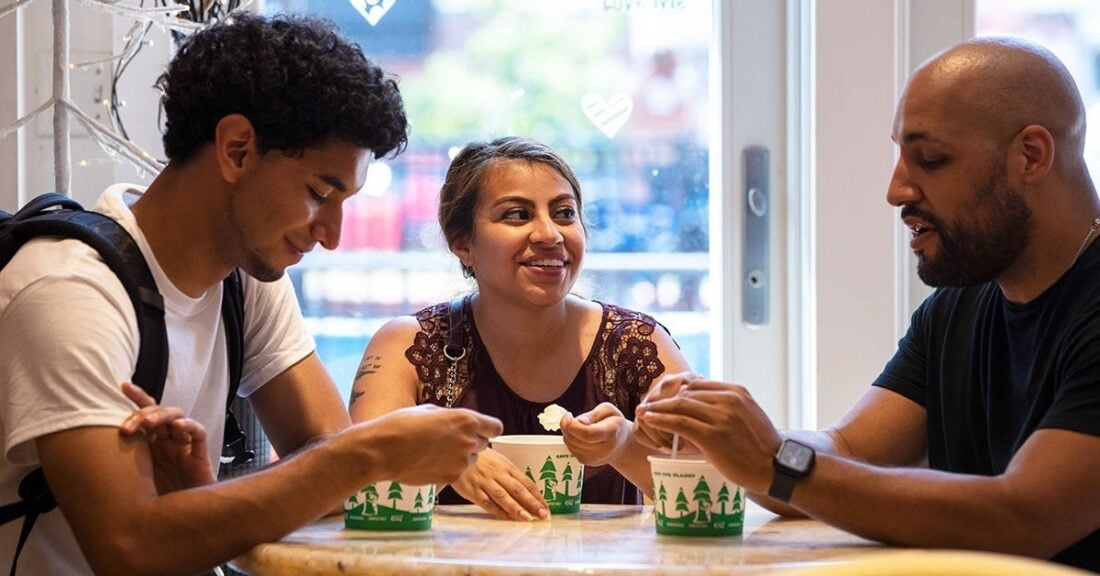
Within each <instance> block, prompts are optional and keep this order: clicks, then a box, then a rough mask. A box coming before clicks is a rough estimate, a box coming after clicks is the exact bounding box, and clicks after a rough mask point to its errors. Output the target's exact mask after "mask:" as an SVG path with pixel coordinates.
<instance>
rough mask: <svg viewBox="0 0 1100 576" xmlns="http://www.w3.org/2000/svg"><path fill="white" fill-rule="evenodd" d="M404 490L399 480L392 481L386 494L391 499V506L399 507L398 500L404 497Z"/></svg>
mask: <svg viewBox="0 0 1100 576" xmlns="http://www.w3.org/2000/svg"><path fill="white" fill-rule="evenodd" d="M404 497H405V494H404V490H402V489H401V485H400V484H398V483H397V482H390V491H389V493H388V494H386V498H389V499H390V506H391V507H392V508H394V509H396V508H397V501H398V500H400V499H402V498H404Z"/></svg>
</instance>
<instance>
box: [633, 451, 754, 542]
mask: <svg viewBox="0 0 1100 576" xmlns="http://www.w3.org/2000/svg"><path fill="white" fill-rule="evenodd" d="M649 466H650V470H651V471H652V474H653V493H654V498H653V509H654V512H655V514H654V515H655V516H656V517H657V533H658V534H669V535H674V536H736V535H738V534H740V533H741V528H742V526H743V525H744V519H745V503H746V501H745V489H744V488H741V487H740V486H738V485H736V484H734V483H733V482H730V481H729V480H726V478H725V477H724V476H722V474H721V473H719V472H718V470H717V469H716V468H715V467H714V466H711V465H710V463H708V462H706V461H705V460H692V459H684V458H677V459H675V460H673V459H672V458H662V457H659V456H650V457H649Z"/></svg>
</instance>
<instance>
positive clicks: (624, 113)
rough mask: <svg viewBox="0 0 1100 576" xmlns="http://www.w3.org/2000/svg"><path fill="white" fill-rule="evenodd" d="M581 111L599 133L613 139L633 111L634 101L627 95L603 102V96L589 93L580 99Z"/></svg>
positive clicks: (619, 95) (616, 96) (618, 95)
mask: <svg viewBox="0 0 1100 576" xmlns="http://www.w3.org/2000/svg"><path fill="white" fill-rule="evenodd" d="M581 110H583V111H584V115H585V116H587V117H588V119H589V120H590V121H592V123H593V124H595V125H596V128H599V129H600V132H603V133H604V135H606V136H607V137H608V138H614V137H615V135H616V134H618V133H619V129H620V128H622V127H623V124H626V121H627V119H629V118H630V113H631V112H633V111H634V100H631V98H630V96H629V95H627V94H615V95H614V96H612V97H611V99H610V100H604V98H603V96H600V95H599V94H596V93H595V92H589V93H588V94H585V95H584V98H581Z"/></svg>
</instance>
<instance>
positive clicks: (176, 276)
mask: <svg viewBox="0 0 1100 576" xmlns="http://www.w3.org/2000/svg"><path fill="white" fill-rule="evenodd" d="M194 164H195V163H194V162H192V163H191V164H190V167H184V168H176V167H173V166H171V165H169V166H168V167H166V168H165V169H164V170H163V171H162V172H161V173H160V175H158V176H157V178H156V179H155V180H154V181H153V183H152V184H151V185H150V186H149V188H148V189H147V190H146V191H145V194H143V195H142V197H141V198H140V199H139V200H138V201H137V202H136V203H135V204H134V205H133V207H132V210H133V213H134V218H135V219H136V220H137V224H138V226H139V227H140V228H141V231H142V233H143V234H144V235H145V238H146V240H147V241H148V242H149V246H150V248H152V250H153V255H154V256H155V257H156V259H157V263H158V264H159V265H160V267H161V269H162V270H163V271H164V274H165V275H166V276H167V277H168V279H169V281H171V282H172V284H174V285H175V286H176V287H177V288H178V289H179V290H180V291H182V292H183V293H184V294H187V295H188V296H191V297H198V296H201V295H202V294H203V293H205V292H206V291H207V290H209V289H210V288H211V287H212V286H214V285H215V284H217V283H218V282H220V281H221V280H222V279H224V278H225V277H226V276H227V275H228V274H229V272H230V271H231V270H232V265H231V264H230V263H227V262H226V261H225V259H224V257H223V255H222V254H220V253H219V250H218V245H219V243H218V241H217V239H218V237H219V235H220V233H219V230H220V229H222V228H223V226H222V225H221V221H222V220H224V218H225V212H224V210H216V209H215V208H220V206H215V200H216V198H217V197H218V196H224V195H221V194H218V193H217V192H216V190H215V189H214V187H215V186H218V183H217V182H209V181H206V180H208V178H203V177H202V170H198V169H196V168H195V167H194Z"/></svg>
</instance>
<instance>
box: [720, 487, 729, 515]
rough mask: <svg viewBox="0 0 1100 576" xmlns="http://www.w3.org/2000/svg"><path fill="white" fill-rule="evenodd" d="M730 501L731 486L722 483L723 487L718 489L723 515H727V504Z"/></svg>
mask: <svg viewBox="0 0 1100 576" xmlns="http://www.w3.org/2000/svg"><path fill="white" fill-rule="evenodd" d="M729 501H730V488H729V486H726V483H725V482H723V483H722V488H721V489H719V490H718V503H719V504H721V505H722V506H721V508H722V515H723V516H725V515H726V504H728V503H729Z"/></svg>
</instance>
